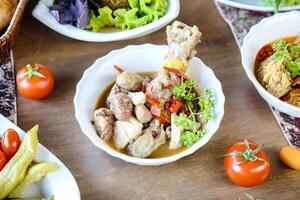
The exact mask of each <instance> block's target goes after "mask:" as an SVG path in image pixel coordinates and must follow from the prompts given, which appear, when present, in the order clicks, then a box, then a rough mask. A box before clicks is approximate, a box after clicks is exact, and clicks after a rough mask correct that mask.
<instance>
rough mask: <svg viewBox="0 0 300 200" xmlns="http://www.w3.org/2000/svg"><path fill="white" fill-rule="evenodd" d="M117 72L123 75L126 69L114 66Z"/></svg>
mask: <svg viewBox="0 0 300 200" xmlns="http://www.w3.org/2000/svg"><path fill="white" fill-rule="evenodd" d="M114 68H115V70H117V71H118V72H119V73H123V72H124V69H122V68H121V67H120V66H119V65H114Z"/></svg>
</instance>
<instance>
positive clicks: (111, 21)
mask: <svg viewBox="0 0 300 200" xmlns="http://www.w3.org/2000/svg"><path fill="white" fill-rule="evenodd" d="M128 2H129V5H130V8H129V9H125V8H119V9H117V10H115V11H113V10H112V9H111V8H109V7H108V6H105V7H103V8H99V9H98V12H99V15H98V16H96V14H95V12H94V11H91V19H90V23H89V25H88V26H87V27H86V29H87V30H90V31H93V32H101V30H102V29H103V28H105V27H112V28H119V29H122V30H129V29H133V28H137V27H140V26H143V25H146V24H148V23H151V22H153V21H155V20H157V19H159V18H160V17H162V16H163V15H164V14H165V13H166V12H167V10H168V1H167V0H129V1H128Z"/></svg>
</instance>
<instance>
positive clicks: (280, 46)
mask: <svg viewBox="0 0 300 200" xmlns="http://www.w3.org/2000/svg"><path fill="white" fill-rule="evenodd" d="M288 47H289V43H288V42H287V41H285V40H282V39H280V40H276V41H275V42H274V43H273V44H272V49H273V50H274V51H283V50H287V48H288Z"/></svg>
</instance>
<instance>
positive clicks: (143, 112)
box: [134, 104, 152, 123]
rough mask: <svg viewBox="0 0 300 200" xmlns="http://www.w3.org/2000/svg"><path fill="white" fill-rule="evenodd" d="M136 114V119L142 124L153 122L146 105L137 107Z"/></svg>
mask: <svg viewBox="0 0 300 200" xmlns="http://www.w3.org/2000/svg"><path fill="white" fill-rule="evenodd" d="M134 113H135V116H136V118H137V119H138V120H139V121H140V122H142V123H148V122H150V121H151V120H152V115H151V112H150V111H149V110H148V108H147V107H146V106H145V105H144V104H139V105H137V106H135V108H134Z"/></svg>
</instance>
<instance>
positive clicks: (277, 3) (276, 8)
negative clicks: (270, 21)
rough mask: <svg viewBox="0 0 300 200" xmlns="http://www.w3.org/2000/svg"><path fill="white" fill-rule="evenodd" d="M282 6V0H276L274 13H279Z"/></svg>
mask: <svg viewBox="0 0 300 200" xmlns="http://www.w3.org/2000/svg"><path fill="white" fill-rule="evenodd" d="M280 4H281V0H274V12H275V13H279V6H280Z"/></svg>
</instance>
